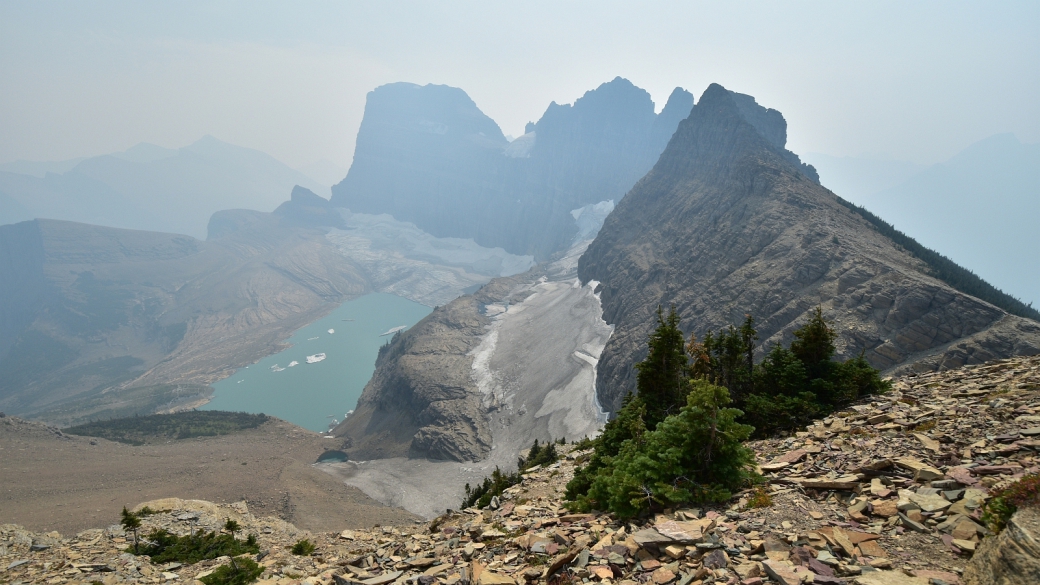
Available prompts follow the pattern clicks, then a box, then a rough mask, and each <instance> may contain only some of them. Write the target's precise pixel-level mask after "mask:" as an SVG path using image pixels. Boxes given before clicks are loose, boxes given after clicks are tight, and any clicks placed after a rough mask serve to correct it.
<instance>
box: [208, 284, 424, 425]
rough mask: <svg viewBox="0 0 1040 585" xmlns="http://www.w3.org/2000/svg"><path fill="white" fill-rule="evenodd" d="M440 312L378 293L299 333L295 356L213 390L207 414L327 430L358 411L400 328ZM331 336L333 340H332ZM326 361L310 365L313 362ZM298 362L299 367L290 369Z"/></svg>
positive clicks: (251, 369)
mask: <svg viewBox="0 0 1040 585" xmlns="http://www.w3.org/2000/svg"><path fill="white" fill-rule="evenodd" d="M432 310H433V309H431V308H430V307H427V306H426V305H420V304H419V303H415V302H412V301H409V300H408V299H405V298H402V297H399V296H396V295H391V294H385V293H374V294H369V295H365V296H363V297H359V298H357V299H354V300H352V301H347V302H345V303H343V304H342V305H340V306H339V307H338V308H336V310H334V311H333V312H332V313H331V314H329V315H328V316H327V317H325V318H323V319H321V320H319V321H316V322H314V323H311V324H310V325H307V326H306V327H304V328H302V329H300V330H299V331H297V332H296V333H295V334H294V335H293V336H292V337H291V338H290V339H289V340H288V343H291V344H292V347H290V348H289V349H287V350H285V351H283V352H281V353H278V354H275V355H272V356H268V357H266V358H264V359H262V360H260V361H259V362H257V363H255V364H253V365H251V366H247V367H245V368H242V369H240V370H238V371H237V372H235V373H234V375H232V376H231V377H230V378H226V379H224V380H221V381H219V382H217V383H215V384H213V388H214V389H215V391H214V393H213V400H211V401H210V402H209V403H208V404H206V405H205V406H203V407H202V409H203V410H230V411H235V412H252V413H260V412H262V413H264V414H269V415H272V416H276V417H278V418H281V419H285V420H287V421H289V422H291V423H294V424H297V425H300V426H301V427H304V428H307V429H311V430H313V431H326V430H328V428H329V423H330V422H332V421H333V419H335V420H336V421H342V420H343V415H344V414H345V413H346V412H347V411H350V410H353V409H354V407H355V406H356V405H357V401H358V397H360V396H361V390H363V389H364V387H365V384H367V383H368V380H369V379H370V378H371V377H372V372H374V371H375V365H376V355H378V353H379V346H381V345H383V344H384V343H386V342H388V341H389V340H390V338H391V337H392V336H391V335H386V336H382V335H381V334H382V333H386V332H387V331H389V330H390V329H393V328H395V327H401V326H405V327H411V326H412V325H415V324H416V323H418V322H419V320H420V319H422V318H423V317H425V316H426V315H429V314H430V312H431V311H432ZM329 330H332V331H333V332H332V333H329ZM321 353H324V354H325V359H324V360H322V361H319V362H316V363H307V356H315V355H318V354H321ZM292 362H297V363H296V364H295V365H292V366H291V367H290V364H292Z"/></svg>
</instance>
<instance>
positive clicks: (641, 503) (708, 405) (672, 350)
mask: <svg viewBox="0 0 1040 585" xmlns="http://www.w3.org/2000/svg"><path fill="white" fill-rule="evenodd" d="M794 337H795V340H794V342H793V343H792V344H791V346H790V347H789V348H785V347H783V346H780V345H778V346H776V347H774V348H772V351H770V352H769V353H768V354H767V356H766V358H765V360H763V361H762V363H760V364H755V363H754V359H753V358H754V353H755V341H757V340H758V333H757V332H756V331H755V327H754V320H753V319H752V318H751V317H750V316H749V317H747V319H746V320H745V321H744V323H743V324H742V325H741V326H740V327H735V326H730V327H728V328H725V329H723V330H721V331H719V332H718V333H717V334H716V333H711V332H709V333H708V334H707V335H706V336H705V338H704V342H703V343H698V342H697V341H696V338H691V339H690V341H689V343H686V342H685V339H684V336H683V332H682V331H680V330H679V316H678V315H677V314H676V313H675V309H674V308H673V309H672V310H671V312H670V313H669V314H668V316H667V317H665V315H664V314H663V311H662V310H661V309H660V308H658V310H657V328H656V329H655V330H654V332H653V333H652V334H650V337H649V339H648V346H649V351H648V353H647V357H646V359H645V360H643V361H642V362H640V363H638V364H636V370H637V371H638V374H637V377H636V385H637V388H638V390H639V393H638V395H635V396H633V395H631V394H630V395H628V396H626V397H625V401H624V404H623V405H622V407H621V409H620V410H619V411H618V413H617V416H616V417H614V418H613V419H612V420H610V421H609V422H608V423H607V424H606V426H605V427H604V428H603V432H602V433H601V434H600V435H599V436H598V437H596V438H595V439H594V440H593V441H592V447H593V452H592V455H591V456H590V457H589V460H588V463H587V464H586V465H585V466H584V467H581V468H579V469H577V470H576V471H575V474H574V478H573V479H572V480H571V481H570V482H569V483H568V484H567V491H566V499H567V500H568V505H569V507H570V508H571V509H573V510H577V511H588V510H592V509H598V510H609V511H611V512H613V513H615V514H617V515H618V516H619V517H620V518H630V517H633V516H636V515H639V514H645V513H648V512H654V511H659V510H663V509H665V508H669V507H673V506H676V505H683V504H691V503H692V504H696V503H709V502H724V501H726V500H728V499H729V498H730V497H731V495H732V493H733V492H734V491H736V490H739V489H743V488H746V487H750V486H753V485H755V484H756V483H758V482H759V481H760V478H759V477H758V476H757V475H756V474H755V473H754V472H753V471H752V468H753V466H754V456H753V453H752V452H751V450H750V449H748V448H747V447H745V446H744V445H743V442H744V441H745V440H747V439H748V438H749V437H750V436H751V435H752V433H757V434H758V435H759V436H765V435H770V434H773V433H777V432H785V431H790V430H793V429H796V428H798V427H800V426H802V425H804V424H806V423H808V422H809V421H810V420H812V419H813V418H816V417H820V416H824V415H826V414H829V413H831V412H834V411H836V410H840V409H841V408H842V407H844V406H846V405H848V404H849V403H851V402H852V401H854V400H856V399H858V398H859V397H861V396H864V395H868V394H873V393H877V392H884V391H885V390H887V389H888V388H889V386H890V383H889V382H886V381H883V380H881V378H880V376H879V373H878V371H877V370H875V369H874V368H872V367H871V366H870V364H868V363H867V361H866V360H865V359H864V358H863V357H862V356H860V357H858V358H854V359H852V360H848V361H845V362H837V361H834V360H833V357H834V354H835V348H834V339H835V333H834V330H833V329H832V328H831V326H830V324H829V323H828V322H827V320H826V319H824V317H823V311H822V309H817V310H816V312H815V313H814V314H813V316H812V317H811V318H810V319H809V321H808V322H807V323H806V324H805V325H803V326H802V327H801V328H799V329H798V330H797V331H795V332H794ZM747 423H750V424H747ZM763 495H764V496H768V493H767V492H761V491H758V492H755V493H754V497H753V500H754V502H753V504H752V505H768V503H767V502H766V498H765V497H762V496H763Z"/></svg>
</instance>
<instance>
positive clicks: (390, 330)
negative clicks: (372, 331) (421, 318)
mask: <svg viewBox="0 0 1040 585" xmlns="http://www.w3.org/2000/svg"><path fill="white" fill-rule="evenodd" d="M407 328H408V326H407V325H398V326H397V327H394V328H392V329H388V330H387V331H386V333H380V334H379V336H380V337H384V336H386V335H393V334H394V333H397V332H398V331H403V330H405V329H407Z"/></svg>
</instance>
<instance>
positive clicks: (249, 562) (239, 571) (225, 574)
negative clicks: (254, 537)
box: [200, 557, 264, 585]
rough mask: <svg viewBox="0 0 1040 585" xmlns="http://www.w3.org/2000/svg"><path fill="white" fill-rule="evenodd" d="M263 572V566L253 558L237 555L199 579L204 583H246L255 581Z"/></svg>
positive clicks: (218, 584) (224, 584) (232, 584)
mask: <svg viewBox="0 0 1040 585" xmlns="http://www.w3.org/2000/svg"><path fill="white" fill-rule="evenodd" d="M263 572H264V568H263V567H261V566H260V565H258V564H257V563H256V561H254V560H253V559H250V558H247V557H239V558H237V559H231V561H230V562H228V564H226V565H221V566H219V567H217V568H216V570H214V571H213V572H212V573H210V574H209V575H206V576H205V577H203V578H202V579H200V580H201V581H202V582H203V583H205V584H206V585H246V584H247V583H252V582H253V581H256V580H257V578H258V577H259V576H260V575H261V574H262V573H263Z"/></svg>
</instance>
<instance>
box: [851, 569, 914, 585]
mask: <svg viewBox="0 0 1040 585" xmlns="http://www.w3.org/2000/svg"><path fill="white" fill-rule="evenodd" d="M852 582H853V583H855V584H856V585H929V584H928V579H925V578H923V577H911V576H910V575H907V574H906V573H903V572H902V571H872V572H870V573H864V574H862V575H860V576H858V577H856V578H855V579H854V580H853V581H852Z"/></svg>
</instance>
